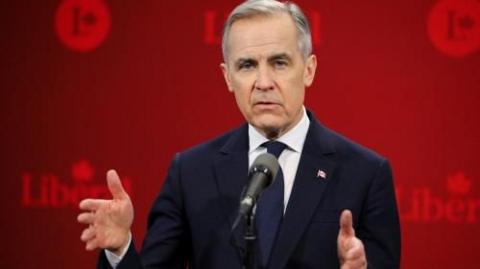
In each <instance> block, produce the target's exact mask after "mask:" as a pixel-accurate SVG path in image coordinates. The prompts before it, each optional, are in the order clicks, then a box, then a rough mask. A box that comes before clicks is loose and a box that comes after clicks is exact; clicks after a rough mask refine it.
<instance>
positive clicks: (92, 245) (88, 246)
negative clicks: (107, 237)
mask: <svg viewBox="0 0 480 269" xmlns="http://www.w3.org/2000/svg"><path fill="white" fill-rule="evenodd" d="M97 248H98V241H97V239H96V238H94V239H92V240H90V241H88V242H87V243H86V245H85V249H86V250H88V251H91V250H95V249H97Z"/></svg>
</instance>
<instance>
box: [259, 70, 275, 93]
mask: <svg viewBox="0 0 480 269" xmlns="http://www.w3.org/2000/svg"><path fill="white" fill-rule="evenodd" d="M273 87H274V80H273V77H272V74H271V73H270V70H268V68H267V67H264V66H259V68H258V69H257V78H256V80H255V89H256V90H260V91H268V90H272V89H273Z"/></svg>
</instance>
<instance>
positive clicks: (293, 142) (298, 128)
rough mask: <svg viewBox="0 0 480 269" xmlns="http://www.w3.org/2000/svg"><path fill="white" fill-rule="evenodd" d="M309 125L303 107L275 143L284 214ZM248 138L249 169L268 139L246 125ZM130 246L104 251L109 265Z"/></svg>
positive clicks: (119, 258) (263, 150) (117, 259)
mask: <svg viewBox="0 0 480 269" xmlns="http://www.w3.org/2000/svg"><path fill="white" fill-rule="evenodd" d="M309 125H310V120H309V119H308V116H307V112H306V110H305V107H304V108H303V116H302V119H301V120H300V122H298V123H297V125H295V127H293V128H292V129H290V130H289V131H288V132H287V133H285V134H284V135H282V136H281V137H279V138H278V139H277V140H276V141H279V142H282V143H284V144H285V145H287V147H286V148H285V150H283V152H282V153H281V154H280V156H279V157H278V163H279V164H280V167H281V168H282V172H283V180H284V196H283V204H284V207H283V208H284V209H283V210H284V211H283V212H284V213H285V210H286V209H287V204H288V200H289V198H290V194H291V193H292V187H293V182H294V181H295V175H296V174H297V169H298V164H299V162H300V156H301V155H302V150H303V144H305V139H306V138H307V132H308V127H309ZM248 137H249V151H248V167H250V166H251V165H252V163H253V161H254V160H255V158H257V157H258V155H260V154H262V153H265V152H267V148H265V147H261V146H260V145H262V144H263V143H265V142H267V141H268V139H267V138H266V137H264V136H263V135H262V134H260V133H259V132H258V131H257V130H256V129H255V127H253V126H252V125H250V124H249V125H248ZM130 244H131V236H130V238H129V241H128V245H127V247H126V248H125V249H124V250H123V253H122V255H120V256H117V255H115V254H113V253H112V252H110V251H108V250H105V254H106V256H107V260H108V262H109V263H110V265H111V266H112V267H113V269H115V268H116V267H117V265H118V264H119V263H120V261H121V260H122V258H123V256H125V253H126V252H127V249H128V247H129V246H130Z"/></svg>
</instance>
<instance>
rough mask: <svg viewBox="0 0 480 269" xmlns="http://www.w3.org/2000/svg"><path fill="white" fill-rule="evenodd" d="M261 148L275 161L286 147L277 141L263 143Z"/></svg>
mask: <svg viewBox="0 0 480 269" xmlns="http://www.w3.org/2000/svg"><path fill="white" fill-rule="evenodd" d="M262 146H263V147H265V148H267V152H268V153H270V154H273V155H274V156H275V157H276V158H277V159H278V156H280V154H282V151H283V150H284V149H285V148H286V147H287V145H285V144H283V143H282V142H278V141H267V142H265V143H263V144H262Z"/></svg>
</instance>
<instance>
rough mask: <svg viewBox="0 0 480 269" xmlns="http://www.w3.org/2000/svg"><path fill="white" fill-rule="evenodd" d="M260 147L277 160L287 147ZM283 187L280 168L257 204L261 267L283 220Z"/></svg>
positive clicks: (274, 143) (277, 144)
mask: <svg viewBox="0 0 480 269" xmlns="http://www.w3.org/2000/svg"><path fill="white" fill-rule="evenodd" d="M262 146H263V147H266V148H267V152H268V153H270V154H272V155H274V156H275V157H277V159H278V156H280V154H281V153H282V151H283V150H284V149H285V148H286V146H287V145H285V144H283V143H282V142H278V141H268V142H265V143H263V144H262ZM283 185H284V184H283V173H282V168H280V169H279V170H278V173H277V176H276V178H275V180H274V181H273V183H272V185H270V186H269V187H268V188H266V189H265V190H264V191H263V193H262V194H261V196H260V199H259V201H258V204H257V209H256V218H257V220H256V221H257V231H258V243H259V247H260V254H261V255H260V257H261V260H260V261H261V265H262V266H263V267H266V266H267V264H268V261H269V259H270V253H271V250H272V247H273V244H274V243H275V238H276V235H277V231H278V228H279V227H280V223H281V222H282V218H283V189H284V187H283Z"/></svg>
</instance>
